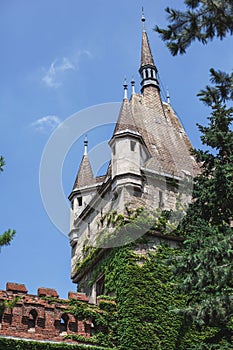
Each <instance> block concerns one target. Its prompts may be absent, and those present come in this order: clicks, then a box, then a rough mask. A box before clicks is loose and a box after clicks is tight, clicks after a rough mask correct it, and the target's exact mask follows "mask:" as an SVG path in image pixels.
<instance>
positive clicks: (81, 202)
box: [77, 197, 83, 207]
mask: <svg viewBox="0 0 233 350" xmlns="http://www.w3.org/2000/svg"><path fill="white" fill-rule="evenodd" d="M77 200H78V205H79V207H81V206H82V205H83V199H82V197H78V198H77Z"/></svg>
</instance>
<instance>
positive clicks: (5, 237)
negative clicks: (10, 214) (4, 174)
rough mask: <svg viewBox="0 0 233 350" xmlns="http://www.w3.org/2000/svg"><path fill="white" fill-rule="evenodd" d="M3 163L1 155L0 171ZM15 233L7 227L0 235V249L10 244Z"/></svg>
mask: <svg viewBox="0 0 233 350" xmlns="http://www.w3.org/2000/svg"><path fill="white" fill-rule="evenodd" d="M4 165H5V160H4V158H3V157H2V156H1V157H0V171H3V167H4ZM15 233H16V232H15V230H10V229H9V230H7V231H5V232H4V233H3V234H2V235H0V249H1V247H2V246H4V245H9V244H10V242H11V240H12V239H13V237H14V235H15Z"/></svg>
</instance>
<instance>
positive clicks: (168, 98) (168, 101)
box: [167, 88, 171, 105]
mask: <svg viewBox="0 0 233 350" xmlns="http://www.w3.org/2000/svg"><path fill="white" fill-rule="evenodd" d="M167 103H168V104H169V105H170V104H171V99H170V93H169V90H168V88H167Z"/></svg>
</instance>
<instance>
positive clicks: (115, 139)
mask: <svg viewBox="0 0 233 350" xmlns="http://www.w3.org/2000/svg"><path fill="white" fill-rule="evenodd" d="M123 86H124V99H123V102H122V105H121V109H120V113H119V117H118V120H117V124H116V127H115V130H114V133H113V136H112V139H111V140H110V142H109V145H110V147H111V149H112V162H111V164H112V180H113V189H115V188H116V187H119V186H126V185H131V186H137V187H139V188H141V185H142V182H141V170H140V167H141V155H140V154H141V150H140V148H141V140H142V137H141V135H140V133H139V132H138V129H137V127H136V125H135V122H134V119H133V115H132V110H131V105H130V102H129V101H128V98H127V95H126V89H127V84H126V82H124V85H123Z"/></svg>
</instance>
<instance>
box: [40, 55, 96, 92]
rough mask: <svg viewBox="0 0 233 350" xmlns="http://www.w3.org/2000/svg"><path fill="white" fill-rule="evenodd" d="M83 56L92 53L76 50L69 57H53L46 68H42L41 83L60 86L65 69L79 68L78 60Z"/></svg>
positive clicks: (89, 56)
mask: <svg viewBox="0 0 233 350" xmlns="http://www.w3.org/2000/svg"><path fill="white" fill-rule="evenodd" d="M83 56H87V57H88V58H91V57H92V54H91V52H90V51H88V50H78V51H76V52H75V53H73V54H72V55H71V56H70V58H69V57H63V58H61V59H55V60H54V61H53V62H52V63H51V64H50V66H49V68H48V69H45V68H44V75H43V77H42V83H43V84H44V85H46V86H47V87H49V88H58V87H60V86H61V85H62V81H63V79H64V76H65V73H66V72H67V71H70V70H78V69H79V64H80V60H81V58H82V57H83Z"/></svg>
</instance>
